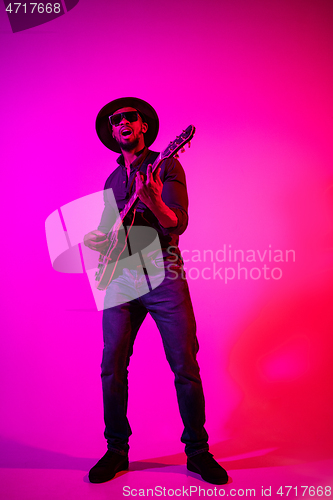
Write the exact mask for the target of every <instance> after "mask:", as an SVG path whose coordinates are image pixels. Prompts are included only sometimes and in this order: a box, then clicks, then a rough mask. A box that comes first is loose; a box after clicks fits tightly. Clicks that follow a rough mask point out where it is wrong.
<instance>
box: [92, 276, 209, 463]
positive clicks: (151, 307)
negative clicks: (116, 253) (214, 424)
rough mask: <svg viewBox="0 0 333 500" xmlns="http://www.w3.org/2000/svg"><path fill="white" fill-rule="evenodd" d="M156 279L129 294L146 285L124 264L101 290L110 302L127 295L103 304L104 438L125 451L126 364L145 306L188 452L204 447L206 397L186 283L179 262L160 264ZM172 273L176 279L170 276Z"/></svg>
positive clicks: (127, 432)
mask: <svg viewBox="0 0 333 500" xmlns="http://www.w3.org/2000/svg"><path fill="white" fill-rule="evenodd" d="M165 273H166V276H165V279H164V280H163V282H162V283H161V285H159V286H158V287H157V288H155V289H153V290H152V291H150V292H149V293H147V294H145V295H142V296H139V297H138V298H136V299H134V300H133V299H132V297H133V292H135V290H140V287H141V286H145V287H146V286H147V283H146V278H145V275H144V274H143V273H142V272H141V273H140V271H137V270H128V269H124V271H123V274H122V275H121V276H119V278H116V279H115V280H114V281H112V282H111V284H110V285H109V287H108V289H107V293H106V303H107V301H108V297H109V298H110V297H111V299H112V300H111V301H113V303H114V297H115V295H117V294H120V295H122V297H123V296H124V294H128V296H129V297H130V299H131V301H130V302H126V303H122V304H121V305H118V306H115V307H111V308H109V309H104V312H103V338H104V350H103V360H102V388H103V403H104V420H105V434H104V435H105V438H106V439H107V443H108V449H109V450H112V451H115V452H116V453H119V454H122V455H124V454H127V453H128V449H129V446H128V438H129V436H130V435H131V433H132V431H131V428H130V425H129V423H128V420H127V416H126V413H127V399H128V377H127V376H128V371H127V368H128V365H129V360H130V356H131V355H132V353H133V344H134V340H135V337H136V334H137V332H138V330H139V328H140V326H141V324H142V322H143V320H144V319H145V317H146V315H147V313H148V312H149V313H150V314H151V316H152V317H153V319H154V320H155V322H156V325H157V327H158V329H159V331H160V334H161V337H162V342H163V346H164V351H165V354H166V358H167V360H168V362H169V365H170V367H171V370H172V371H173V373H174V375H175V387H176V392H177V399H178V405H179V411H180V415H181V418H182V420H183V424H184V431H183V433H182V436H181V441H182V442H183V443H184V444H185V453H186V454H187V456H193V455H196V454H198V453H201V452H203V451H206V450H208V444H207V440H208V435H207V432H206V430H205V428H204V423H205V401H204V395H203V390H202V384H201V379H200V375H199V366H198V363H197V360H196V354H197V352H198V349H199V345H198V340H197V336H196V324H195V318H194V314H193V308H192V303H191V298H190V295H189V290H188V285H187V281H186V279H184V275H182V274H181V270H180V268H178V270H177V272H175V271H174V270H173V271H172V272H170V271H168V270H167V269H166V270H165ZM175 277H176V279H175Z"/></svg>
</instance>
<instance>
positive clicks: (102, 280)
mask: <svg viewBox="0 0 333 500" xmlns="http://www.w3.org/2000/svg"><path fill="white" fill-rule="evenodd" d="M194 133H195V127H194V126H193V125H189V126H188V127H187V128H186V129H185V130H183V132H182V133H181V134H180V135H179V136H177V137H176V139H175V140H174V141H171V142H170V144H169V146H168V147H167V148H166V149H165V150H164V151H163V153H161V154H160V155H159V156H158V157H157V158H156V160H155V161H154V163H153V166H152V172H154V171H155V170H156V168H157V167H158V166H159V164H160V163H161V162H162V161H163V160H164V159H166V158H171V157H172V156H175V157H178V155H177V153H178V151H179V150H181V151H182V152H184V151H185V149H184V146H185V144H187V143H188V145H189V147H190V141H191V139H192V137H193V136H194ZM137 201H138V197H137V196H136V195H135V194H133V195H132V197H131V198H130V200H129V201H128V203H127V204H126V206H125V208H124V209H123V210H122V211H121V213H120V214H119V217H118V218H117V220H116V222H115V224H114V226H113V228H112V229H111V231H110V232H109V233H108V234H107V238H108V240H109V241H110V246H109V248H108V250H107V252H106V254H105V255H102V254H101V255H100V256H99V264H98V271H96V276H95V280H96V281H97V283H96V288H97V289H98V290H105V289H106V288H107V286H108V285H109V284H110V283H111V280H112V278H113V277H114V273H115V270H116V267H117V264H118V262H119V260H120V258H121V255H122V253H123V252H124V250H125V248H126V247H127V244H128V233H129V231H130V229H131V227H132V226H133V222H134V218H135V208H134V210H133V212H130V210H131V209H132V208H133V207H134V206H135V203H136V202H137ZM129 214H130V215H131V217H132V219H131V224H130V225H129V226H127V228H126V227H125V226H124V225H123V221H124V219H125V217H126V216H129ZM132 214H133V215H132ZM122 227H123V228H124V233H123V232H122V231H120V228H122ZM121 233H123V234H122V236H120V234H121Z"/></svg>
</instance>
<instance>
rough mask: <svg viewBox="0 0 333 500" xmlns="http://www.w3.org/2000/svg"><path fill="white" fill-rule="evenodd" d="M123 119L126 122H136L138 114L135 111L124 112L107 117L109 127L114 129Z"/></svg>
mask: <svg viewBox="0 0 333 500" xmlns="http://www.w3.org/2000/svg"><path fill="white" fill-rule="evenodd" d="M123 118H125V120H127V121H128V122H130V123H132V122H136V121H137V120H138V119H139V113H138V112H137V111H125V113H117V114H116V115H111V116H109V121H110V123H111V125H115V126H116V127H117V126H118V125H120V122H121V120H122V119H123Z"/></svg>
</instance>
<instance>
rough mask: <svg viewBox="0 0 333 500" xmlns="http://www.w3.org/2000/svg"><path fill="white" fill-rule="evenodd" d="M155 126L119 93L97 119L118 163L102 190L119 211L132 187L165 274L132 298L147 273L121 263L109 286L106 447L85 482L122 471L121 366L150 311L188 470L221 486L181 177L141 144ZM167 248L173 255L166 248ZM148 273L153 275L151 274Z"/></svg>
mask: <svg viewBox="0 0 333 500" xmlns="http://www.w3.org/2000/svg"><path fill="white" fill-rule="evenodd" d="M158 127H159V121H158V117H157V114H156V112H155V110H154V109H153V108H152V107H151V106H150V105H149V104H148V103H147V102H145V101H143V100H141V99H137V98H120V99H116V100H114V101H112V102H110V103H108V104H107V105H106V106H104V107H103V108H102V110H101V111H100V112H99V114H98V116H97V120H96V130H97V134H98V136H99V138H100V139H101V141H102V142H103V144H104V145H106V146H107V147H108V148H109V149H111V150H112V151H115V152H119V153H121V156H120V157H119V158H118V160H117V161H118V168H117V169H116V170H115V171H114V172H113V173H112V174H111V175H110V177H109V178H108V179H107V181H106V184H105V193H107V192H108V191H107V190H108V189H109V188H112V191H113V194H114V196H115V199H116V202H117V206H118V209H119V210H122V209H123V208H124V206H125V204H126V202H127V201H128V199H129V197H130V195H131V194H132V192H133V191H135V192H136V194H137V195H138V198H139V203H138V204H137V207H136V215H135V221H134V224H135V225H146V226H150V227H153V228H154V229H156V230H157V232H158V235H159V238H160V243H161V248H162V254H163V259H162V262H161V261H160V262H158V259H156V260H155V259H154V255H152V256H151V264H150V270H154V269H155V275H157V276H158V273H161V271H160V266H161V265H162V266H164V272H165V278H164V279H163V281H162V283H161V284H160V285H159V286H157V287H150V291H149V292H148V293H144V294H140V293H139V294H138V295H137V298H133V294H132V292H133V291H134V292H135V291H137V289H138V287H139V288H140V286H141V285H143V284H144V285H145V286H147V283H146V275H145V274H144V273H143V272H142V270H141V274H140V271H139V270H138V269H127V268H126V267H125V268H121V270H120V271H119V272H118V275H116V276H115V278H114V279H113V280H112V281H111V284H110V285H109V286H108V288H107V291H106V298H105V309H104V311H103V336H104V350H103V360H102V387H103V402H104V420H105V437H106V439H107V444H108V451H107V452H106V454H105V455H104V456H103V457H102V458H101V460H99V462H97V464H96V465H95V466H94V467H93V468H92V469H91V470H90V472H89V479H90V481H91V482H94V483H101V482H104V481H108V480H110V479H112V478H113V477H114V476H115V474H116V473H117V472H119V471H122V470H126V469H127V468H128V450H129V446H128V439H129V436H130V435H131V429H130V426H129V423H128V420H127V416H126V411H127V396H128V385H127V373H128V372H127V367H128V364H129V359H130V356H131V354H132V351H133V343H134V340H135V337H136V334H137V332H138V329H139V328H140V326H141V324H142V322H143V320H144V318H145V316H146V315H147V313H148V312H149V313H150V314H151V315H152V317H153V319H154V320H155V322H156V324H157V327H158V329H159V331H160V334H161V337H162V341H163V346H164V350H165V354H166V357H167V360H168V362H169V364H170V367H171V369H172V371H173V372H174V374H175V387H176V391H177V399H178V404H179V410H180V414H181V418H182V420H183V423H184V432H183V434H182V437H181V440H182V442H183V443H184V444H185V453H186V455H187V468H188V469H189V470H190V471H192V472H196V473H198V474H200V475H201V476H202V478H203V479H204V480H206V481H208V482H211V483H214V484H225V483H226V482H227V481H228V475H227V473H226V471H225V470H224V469H223V468H222V467H221V466H220V465H219V464H218V463H217V462H216V461H215V460H214V459H213V456H212V455H211V454H210V453H209V452H208V443H207V440H208V435H207V432H206V430H205V428H204V423H205V408H204V396H203V390H202V384H201V379H200V375H199V367H198V363H197V361H196V354H197V351H198V341H197V337H196V325H195V319H194V314H193V309H192V304H191V299H190V295H189V291H188V286H187V282H186V280H185V279H184V274H183V271H182V260H181V256H180V252H179V248H178V240H179V235H180V234H182V233H183V232H184V231H185V229H186V227H187V222H188V216H187V206H188V198H187V190H186V182H185V175H184V171H183V169H182V167H181V165H180V163H179V162H178V161H177V160H175V159H174V158H170V159H167V160H164V161H163V162H162V163H161V165H160V168H158V169H157V170H156V171H155V172H154V174H153V173H152V167H151V163H153V161H154V159H155V158H156V153H153V152H151V151H149V150H148V149H147V148H148V147H149V146H150V145H151V144H152V143H153V142H154V140H155V139H156V136H157V133H158ZM104 199H105V209H104V212H103V214H102V219H101V223H100V225H99V227H98V229H97V230H95V231H92V232H91V233H88V234H87V235H86V236H85V245H86V246H88V247H89V248H91V249H93V250H96V251H98V252H101V253H103V252H105V251H106V250H107V248H108V247H109V244H110V243H109V241H108V240H107V239H106V233H108V232H109V230H110V228H111V226H112V224H113V222H114V219H115V214H114V210H113V209H112V206H111V203H110V200H109V199H108V195H107V194H105V197H104ZM125 222H126V221H125ZM125 222H124V225H126V223H125ZM170 247H172V254H173V255H172V258H170V251H169V252H168V248H170ZM175 257H176V262H175ZM160 260H161V259H160ZM170 261H172V262H171V263H170ZM120 273H121V274H120ZM148 276H149V277H151V276H152V279H154V272H152V274H151V273H148ZM124 297H125V298H124ZM126 297H128V299H127V300H128V301H127V302H126Z"/></svg>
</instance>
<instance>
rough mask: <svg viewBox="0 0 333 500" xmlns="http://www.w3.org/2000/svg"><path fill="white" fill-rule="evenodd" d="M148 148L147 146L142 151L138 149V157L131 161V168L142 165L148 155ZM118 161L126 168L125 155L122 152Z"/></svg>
mask: <svg viewBox="0 0 333 500" xmlns="http://www.w3.org/2000/svg"><path fill="white" fill-rule="evenodd" d="M148 152H149V151H148V148H147V147H146V146H145V147H144V148H143V149H141V151H138V153H137V154H136V159H135V160H134V161H133V162H132V163H131V170H132V169H135V168H136V167H137V166H138V165H140V163H141V162H143V161H144V160H145V158H146V156H147V155H148ZM117 163H118V165H120V166H121V167H123V168H125V161H124V156H123V155H122V154H121V155H120V156H118V158H117Z"/></svg>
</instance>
